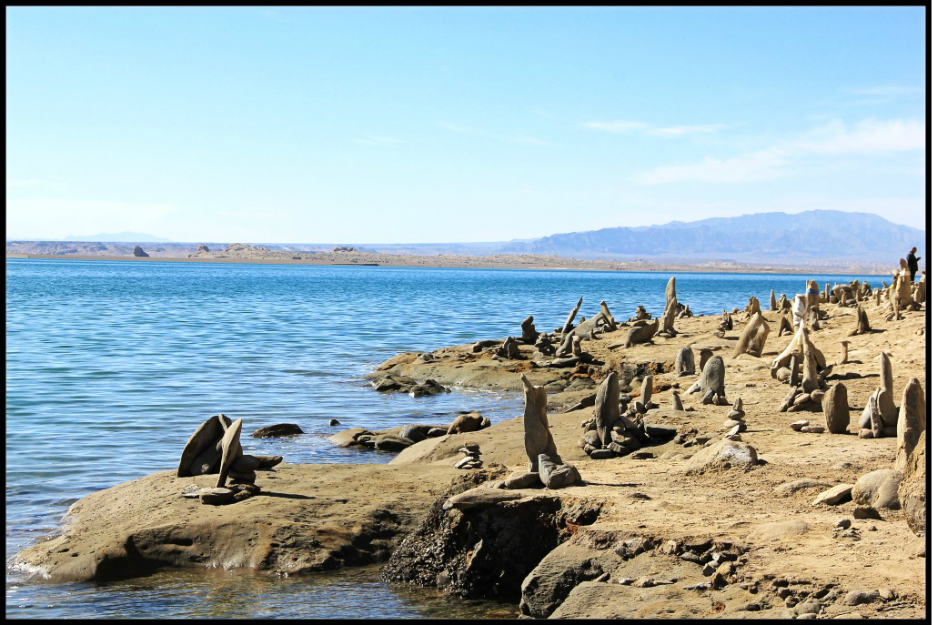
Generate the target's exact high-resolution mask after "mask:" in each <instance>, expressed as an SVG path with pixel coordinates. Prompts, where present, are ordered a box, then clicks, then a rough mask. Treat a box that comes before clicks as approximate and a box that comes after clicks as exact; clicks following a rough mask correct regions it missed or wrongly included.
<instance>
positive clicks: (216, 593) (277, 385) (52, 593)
mask: <svg viewBox="0 0 932 625" xmlns="http://www.w3.org/2000/svg"><path fill="white" fill-rule="evenodd" d="M807 277H811V278H815V279H816V280H818V282H819V284H820V285H821V286H824V284H825V283H826V282H832V283H834V282H836V281H837V282H848V281H849V280H851V279H853V278H854V277H855V276H826V275H814V276H799V275H773V274H770V275H749V274H680V275H678V276H677V295H678V298H679V300H680V301H681V302H682V303H685V304H689V306H690V309H691V310H693V312H695V313H696V314H719V313H721V310H722V308H728V309H729V310H730V309H731V308H733V307H738V308H743V307H744V306H745V305H746V303H747V300H748V297H749V296H751V295H754V296H756V297H758V299H760V300H761V302H762V304H763V306H764V307H765V308H766V306H767V302H768V301H769V297H770V290H771V289H774V290H775V291H776V292H777V296H779V295H780V293H786V294H787V297H789V298H792V296H793V295H794V294H795V293H797V292H802V291H803V290H804V288H805V279H806V278H807ZM858 277H859V278H861V279H862V280H865V279H866V280H867V281H868V282H870V283H871V284H872V285H874V286H879V285H880V280H881V279H882V277H876V276H875V277H865V276H858ZM668 279H669V274H659V273H621V272H617V273H616V272H576V271H519V270H475V269H417V268H389V267H320V266H310V265H248V264H219V263H218V264H211V263H159V262H146V263H136V262H131V261H77V260H68V261H62V260H38V259H8V260H7V292H6V296H7V310H6V323H7V326H6V327H7V343H6V347H7V361H6V365H7V372H6V384H7V395H6V406H7V413H6V457H7V460H6V462H7V465H6V480H7V499H6V515H7V516H6V520H7V534H6V548H7V614H8V616H20V617H26V616H30V617H37V616H43V617H52V616H78V615H79V614H81V615H100V616H117V615H119V616H130V617H146V616H159V615H163V616H209V615H210V614H215V615H217V616H233V615H240V614H242V615H246V616H271V615H275V616H284V617H298V616H321V617H326V616H329V617H340V616H351V615H358V616H364V615H375V614H376V613H375V612H368V611H367V610H371V609H372V603H373V602H372V597H373V595H374V594H375V595H378V596H379V597H380V598H379V600H378V601H377V602H375V603H378V604H380V605H381V606H382V608H380V609H379V610H378V612H377V613H378V615H389V616H398V617H404V616H418V615H424V614H425V613H424V612H423V610H433V609H435V608H436V607H437V606H438V605H445V606H446V607H445V608H442V609H440V611H439V612H437V614H438V615H442V614H444V610H447V613H448V614H449V615H450V616H451V617H452V616H456V615H457V614H458V613H457V612H456V610H459V609H467V608H468V609H469V610H471V609H473V608H471V607H469V606H468V602H459V601H454V600H450V599H447V598H444V597H442V596H439V595H437V596H433V595H430V593H429V592H428V591H423V592H428V594H426V595H425V594H423V593H421V594H418V593H417V592H414V591H410V592H409V591H408V590H405V587H401V589H399V587H398V586H396V585H387V584H384V583H382V582H379V581H378V580H377V577H376V576H374V574H372V573H371V572H369V573H366V572H361V573H359V575H361V576H362V577H355V576H356V573H352V572H350V573H340V574H335V575H332V576H330V575H328V576H312V577H314V578H315V579H314V580H310V579H309V578H294V579H288V580H281V579H279V578H274V577H268V576H243V575H240V574H235V575H234V574H231V573H229V572H218V573H217V574H215V575H210V576H203V577H201V578H198V577H197V574H190V573H181V572H165V573H160V574H159V575H158V576H156V577H150V578H146V579H145V580H138V581H131V582H121V583H119V584H106V585H95V584H83V585H73V584H69V585H51V584H35V583H29V582H24V580H23V579H22V577H21V576H20V575H19V574H18V573H17V572H16V571H14V570H11V567H10V562H11V557H12V555H13V554H15V553H16V552H17V551H18V550H20V549H22V548H23V547H25V546H27V545H29V544H32V543H33V542H34V541H35V540H36V539H37V538H39V537H41V536H44V535H47V534H48V533H50V532H52V531H54V530H55V528H56V527H57V524H58V521H59V520H60V518H61V516H62V515H63V514H64V512H65V510H66V509H67V507H68V506H69V505H71V504H72V503H73V502H75V501H77V500H78V499H80V498H81V497H83V496H84V495H86V494H88V493H90V492H93V491H95V490H99V489H102V488H107V487H109V486H113V485H115V484H118V483H121V482H125V481H127V480H132V479H135V478H138V477H141V476H143V475H147V474H149V473H152V472H154V471H160V470H165V469H170V468H173V467H175V466H177V460H178V455H179V454H180V452H181V449H182V448H183V447H184V443H185V441H186V440H187V439H188V437H189V436H190V434H191V433H192V432H193V430H194V428H196V427H197V425H199V424H200V423H201V422H202V421H203V420H204V419H206V418H207V417H209V416H210V415H212V414H216V413H218V412H223V413H225V414H227V415H229V416H230V417H233V418H234V419H235V418H240V417H242V418H243V419H244V433H249V432H252V431H253V430H255V429H256V428H259V427H261V426H264V425H271V424H274V423H282V422H287V423H297V424H299V425H300V426H301V427H302V429H304V431H305V432H306V433H305V434H304V435H301V436H296V437H289V438H285V439H265V440H257V439H253V438H251V437H249V436H244V437H243V439H242V442H243V447H244V450H245V451H246V453H258V454H278V455H282V456H284V457H285V459H286V460H287V461H288V462H293V463H318V462H338V463H359V462H388V461H389V460H390V459H391V458H392V457H393V454H386V453H381V452H360V451H356V450H347V449H341V448H337V447H334V446H332V445H331V444H330V443H328V442H327V441H326V440H325V439H326V437H327V436H329V435H330V434H332V433H333V432H334V431H337V430H339V429H343V428H349V427H357V426H360V427H366V428H370V429H382V428H387V427H392V426H395V425H400V424H404V423H417V422H421V423H449V421H451V420H452V418H453V413H455V411H457V410H479V411H480V412H482V413H483V414H484V415H486V416H488V417H489V418H490V419H491V420H492V421H493V422H495V421H499V420H502V419H508V418H512V417H514V416H516V415H518V414H520V413H521V412H522V409H523V407H522V398H521V396H520V394H514V393H510V394H509V393H482V392H475V391H472V392H469V391H463V390H457V391H456V392H453V393H449V394H441V395H436V396H433V397H424V398H419V399H413V398H411V397H408V396H407V395H398V394H379V393H376V392H375V391H373V390H372V389H371V387H370V386H369V384H368V382H367V381H365V380H364V379H363V377H362V376H363V375H365V374H366V373H368V372H369V371H371V370H372V367H373V366H374V365H375V364H377V363H378V362H380V361H382V360H384V359H386V358H388V357H390V356H393V355H395V354H397V353H400V352H404V351H413V350H419V351H430V350H434V349H438V348H440V347H445V346H448V345H455V344H461V343H467V342H472V341H476V340H479V339H489V338H502V337H504V336H506V335H509V334H511V335H519V334H520V323H521V321H522V320H523V319H524V318H525V317H526V316H527V315H529V314H533V315H534V318H535V324H536V326H537V329H538V330H539V331H552V330H553V329H554V328H555V327H558V326H562V324H563V321H564V320H565V319H566V315H567V313H568V312H569V310H570V309H571V308H572V307H573V305H574V304H575V303H576V299H577V298H578V297H579V296H580V295H582V296H583V297H584V301H583V307H582V309H581V311H580V314H581V315H584V316H586V317H589V316H591V315H593V314H595V313H596V312H598V303H599V300H602V299H604V300H606V302H607V303H608V305H609V308H610V309H611V311H612V313H613V315H614V316H615V318H616V319H618V320H623V319H627V318H628V317H630V316H631V315H632V314H633V313H634V309H635V308H636V306H637V305H638V304H643V305H644V306H645V307H646V308H647V310H648V311H650V312H652V313H653V314H654V315H655V316H659V315H660V314H661V313H662V310H663V303H664V287H665V286H666V282H667V280H668ZM334 417H335V418H337V419H339V421H340V422H341V425H340V426H339V427H337V428H331V427H329V426H328V425H327V424H328V421H329V420H330V419H331V418H334ZM366 575H369V577H368V578H366V577H365V576H366ZM341 576H342V577H341ZM231 580H233V581H231ZM328 580H329V581H328ZM340 580H343V581H340ZM347 580H348V581H347ZM356 587H359V588H366V589H367V590H365V591H362V590H359V591H358V592H357V591H356V590H353V589H354V588H356ZM172 588H176V589H178V588H185V589H187V588H191V589H192V590H191V591H190V592H195V591H196V593H202V594H201V595H198V596H201V597H203V600H202V601H201V604H203V606H201V607H192V606H189V605H182V604H184V602H183V601H181V600H179V599H178V597H177V594H178V593H177V591H176V592H174V593H173V592H172V591H171V590H170V589H172ZM231 588H233V589H235V591H234V590H229V589H231ZM228 592H230V593H233V595H234V597H235V598H237V601H240V600H241V599H246V598H248V600H245V601H242V603H239V604H238V605H240V606H241V608H239V609H241V610H247V609H248V610H249V611H248V612H245V613H244V612H235V610H234V611H232V612H222V613H221V612H220V611H222V610H224V609H226V607H225V606H226V604H227V603H228V602H224V603H223V605H221V604H220V603H218V601H219V600H218V599H217V597H223V596H224V593H228ZM412 593H413V594H412ZM212 597H213V599H211V598H212ZM428 597H430V598H428ZM247 604H248V607H247ZM309 604H314V605H309ZM231 605H233V603H231ZM24 606H28V607H24ZM49 606H51V607H49ZM202 608H203V609H204V610H207V611H204V612H197V610H200V609H202ZM487 608H488V606H483V607H481V608H476V609H481V610H486V609H487ZM231 609H233V608H231ZM488 609H493V608H488ZM191 610H194V612H192V611H191ZM209 610H216V611H218V612H215V613H211V612H209ZM315 610H322V611H315ZM493 610H494V609H493ZM467 614H473V615H475V614H476V613H475V612H468V611H467V612H466V613H463V615H464V616H465V615H467Z"/></svg>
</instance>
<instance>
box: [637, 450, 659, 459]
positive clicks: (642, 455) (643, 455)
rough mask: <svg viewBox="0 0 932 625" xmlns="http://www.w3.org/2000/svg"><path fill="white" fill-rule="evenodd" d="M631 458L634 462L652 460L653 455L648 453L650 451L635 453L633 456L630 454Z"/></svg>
mask: <svg viewBox="0 0 932 625" xmlns="http://www.w3.org/2000/svg"><path fill="white" fill-rule="evenodd" d="M631 457H632V458H634V459H635V460H646V459H648V458H653V457H654V454H653V452H650V451H636V452H634V453H633V454H631Z"/></svg>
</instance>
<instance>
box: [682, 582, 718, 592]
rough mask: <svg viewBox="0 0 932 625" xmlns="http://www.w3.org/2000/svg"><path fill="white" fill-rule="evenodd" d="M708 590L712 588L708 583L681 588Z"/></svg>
mask: <svg viewBox="0 0 932 625" xmlns="http://www.w3.org/2000/svg"><path fill="white" fill-rule="evenodd" d="M710 588H712V584H710V583H709V582H699V583H698V584H693V585H692V586H683V590H709V589H710Z"/></svg>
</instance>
